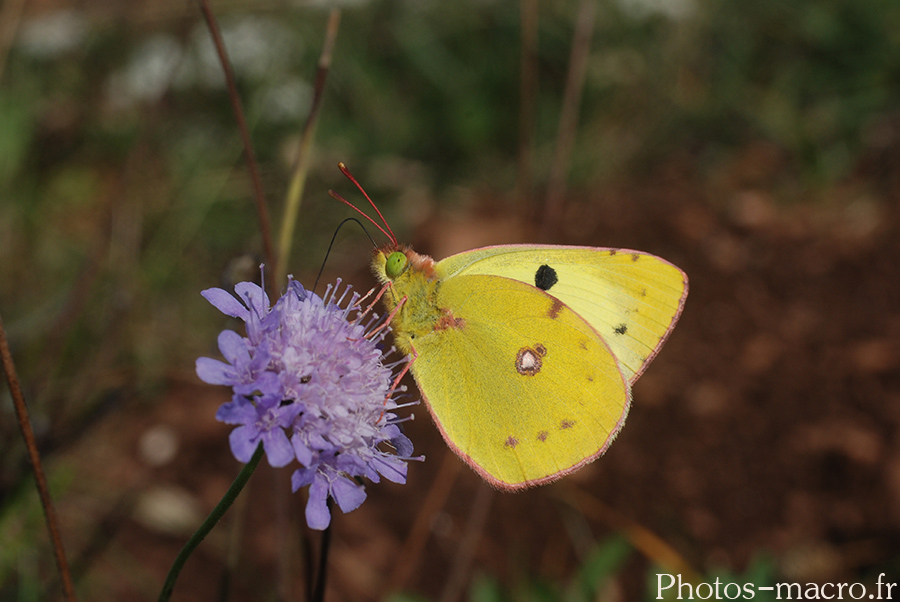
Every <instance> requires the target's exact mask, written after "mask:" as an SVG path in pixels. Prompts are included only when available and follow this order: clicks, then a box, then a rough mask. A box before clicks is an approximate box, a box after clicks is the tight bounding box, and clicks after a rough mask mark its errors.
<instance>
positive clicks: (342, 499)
mask: <svg viewBox="0 0 900 602" xmlns="http://www.w3.org/2000/svg"><path fill="white" fill-rule="evenodd" d="M331 497H333V498H334V501H336V502H337V505H338V506H339V507H340V509H341V511H342V512H344V513H345V514H346V513H347V512H352V511H353V510H356V509H357V508H359V506H360V505H361V504H362V503H363V502H364V501H366V489H365V487H363V486H362V485H359V484H357V483H354V482H353V481H351V480H350V479H348V478H347V477H338V478H336V479H335V480H334V482H333V483H331Z"/></svg>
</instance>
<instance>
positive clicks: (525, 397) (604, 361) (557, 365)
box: [409, 275, 630, 489]
mask: <svg viewBox="0 0 900 602" xmlns="http://www.w3.org/2000/svg"><path fill="white" fill-rule="evenodd" d="M577 286H578V285H577V284H576V283H574V282H573V283H572V284H571V285H570V287H571V288H572V289H573V290H575V288H576V287H577ZM435 301H436V304H437V306H438V307H439V308H440V309H441V311H442V312H443V315H444V318H442V319H441V322H440V324H439V325H438V327H436V328H435V329H434V330H433V331H432V332H430V333H428V334H426V335H425V336H420V337H416V338H415V340H414V341H413V345H414V347H415V349H416V352H417V354H418V357H417V358H416V360H415V361H414V362H413V365H412V371H413V374H414V375H415V377H416V380H417V382H418V384H419V387H420V389H421V391H422V393H423V395H424V396H425V398H426V399H427V401H428V402H429V406H430V408H431V411H432V414H433V415H434V418H435V421H436V422H437V423H438V425H439V427H440V429H441V431H442V434H443V435H444V438H445V439H446V440H447V443H448V444H449V445H450V446H451V447H452V448H453V449H454V450H455V451H456V452H457V453H458V454H459V455H460V456H461V457H462V458H463V459H464V460H466V461H467V462H468V463H469V464H471V465H472V466H473V468H475V469H476V470H477V471H478V472H479V473H481V474H482V476H484V477H485V478H486V479H487V480H489V481H490V482H492V483H494V484H495V485H497V486H499V487H503V488H509V489H515V488H519V487H524V486H528V485H533V484H538V483H541V482H546V481H549V480H553V479H554V478H558V477H560V476H562V475H564V474H566V473H568V472H571V471H572V470H575V469H576V468H578V467H580V466H581V465H583V464H585V463H586V462H589V461H591V460H593V459H594V458H596V457H597V456H598V455H600V454H601V453H602V452H603V451H604V450H605V449H606V447H607V446H608V445H609V444H610V443H611V442H612V440H613V438H614V437H615V434H616V433H617V432H618V430H619V429H620V428H621V426H622V424H623V422H624V419H625V415H626V413H627V411H628V407H629V405H630V389H629V384H628V380H627V378H625V376H623V374H622V371H621V370H620V368H619V364H618V362H617V360H616V358H615V357H614V356H613V354H612V353H611V351H610V349H609V347H608V346H607V345H606V343H605V342H604V340H603V339H602V338H601V337H600V336H598V334H597V332H596V331H595V330H594V328H593V327H592V326H591V325H590V324H589V323H588V322H587V321H585V320H584V319H583V318H582V317H580V316H579V315H578V314H577V313H576V312H575V311H573V310H572V309H570V308H569V307H567V306H566V305H565V304H563V303H560V301H559V300H558V299H557V298H555V297H553V296H551V295H549V294H546V293H544V292H541V291H540V290H538V289H536V288H535V287H534V286H533V285H530V284H525V283H523V282H519V281H517V280H514V279H510V278H502V277H500V278H498V277H496V276H486V275H465V276H463V275H458V276H455V277H452V278H448V279H445V280H443V281H441V283H440V286H439V287H438V289H437V295H436V299H435ZM409 302H410V303H416V302H417V301H416V299H412V298H411V299H410V300H409Z"/></svg>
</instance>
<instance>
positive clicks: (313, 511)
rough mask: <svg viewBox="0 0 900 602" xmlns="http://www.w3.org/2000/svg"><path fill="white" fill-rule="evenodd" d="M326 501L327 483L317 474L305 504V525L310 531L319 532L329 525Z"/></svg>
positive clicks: (329, 516)
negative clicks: (315, 530)
mask: <svg viewBox="0 0 900 602" xmlns="http://www.w3.org/2000/svg"><path fill="white" fill-rule="evenodd" d="M327 499H328V481H327V480H326V479H325V477H324V476H322V475H321V474H318V473H317V474H316V476H315V478H314V479H313V482H312V485H310V486H309V501H307V502H306V524H307V525H309V528H310V529H317V530H319V531H321V530H323V529H325V528H326V527H327V526H328V525H329V524H330V523H331V513H330V512H329V511H328V504H327V503H326V500H327Z"/></svg>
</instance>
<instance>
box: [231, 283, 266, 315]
mask: <svg viewBox="0 0 900 602" xmlns="http://www.w3.org/2000/svg"><path fill="white" fill-rule="evenodd" d="M234 292H236V293H237V294H238V297H240V298H241V299H243V300H245V301H247V305H248V306H249V307H250V309H252V310H253V311H255V312H256V315H257V316H259V317H260V318H262V317H263V316H265V315H266V313H268V311H269V296H268V295H267V294H266V293H265V291H263V289H262V288H261V287H260V286H259V285H258V284H256V283H255V282H238V283H237V284H235V285H234Z"/></svg>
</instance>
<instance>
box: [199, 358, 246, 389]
mask: <svg viewBox="0 0 900 602" xmlns="http://www.w3.org/2000/svg"><path fill="white" fill-rule="evenodd" d="M194 369H195V370H196V372H197V376H199V377H200V380H202V381H203V382H205V383H209V384H211V385H232V384H234V382H235V380H236V379H237V373H235V371H234V368H233V367H231V366H229V365H228V364H226V363H225V362H220V361H219V360H214V359H212V358H211V357H198V358H197V362H196V363H195V364H194Z"/></svg>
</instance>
